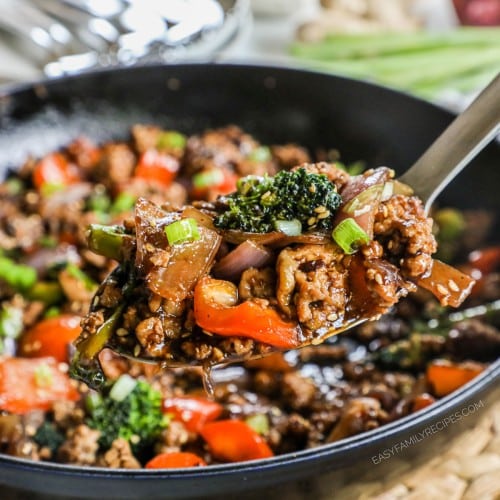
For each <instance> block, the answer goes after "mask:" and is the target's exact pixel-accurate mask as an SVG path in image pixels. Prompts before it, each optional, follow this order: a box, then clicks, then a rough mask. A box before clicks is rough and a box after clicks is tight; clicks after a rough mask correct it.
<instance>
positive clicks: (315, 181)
mask: <svg viewBox="0 0 500 500" xmlns="http://www.w3.org/2000/svg"><path fill="white" fill-rule="evenodd" d="M220 201H221V202H222V203H225V205H226V206H227V208H226V209H225V210H224V211H223V212H222V213H220V214H219V215H217V216H216V217H215V219H214V224H215V226H217V227H219V228H221V229H236V230H240V231H248V232H253V233H267V232H271V231H273V230H274V228H275V224H276V222H277V221H293V220H297V221H299V222H300V224H301V226H302V228H306V230H312V229H325V230H328V229H331V227H332V223H333V214H334V212H335V210H336V209H337V208H338V207H339V205H340V202H341V198H340V195H339V194H338V193H337V189H336V187H335V184H333V183H332V182H330V181H329V180H328V178H327V177H326V176H325V175H320V174H312V173H308V172H307V171H306V170H305V169H304V168H299V169H297V170H295V171H284V170H283V171H281V172H279V173H278V174H277V175H276V176H274V177H267V176H266V177H256V176H248V177H244V178H242V179H239V180H238V183H237V191H236V192H235V193H232V194H230V195H228V196H224V197H221V198H220Z"/></svg>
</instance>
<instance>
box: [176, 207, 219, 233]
mask: <svg viewBox="0 0 500 500" xmlns="http://www.w3.org/2000/svg"><path fill="white" fill-rule="evenodd" d="M182 218H183V219H188V218H189V219H194V220H195V221H196V222H197V223H198V224H199V225H200V226H205V227H207V228H208V229H215V227H214V222H213V220H212V217H210V215H208V214H206V213H204V212H202V211H201V210H198V209H197V208H195V207H192V206H187V207H186V208H185V209H184V210H183V211H182Z"/></svg>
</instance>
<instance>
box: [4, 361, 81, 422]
mask: <svg viewBox="0 0 500 500" xmlns="http://www.w3.org/2000/svg"><path fill="white" fill-rule="evenodd" d="M79 398H80V395H79V393H78V391H77V390H76V388H75V387H74V386H73V384H72V382H71V380H70V378H69V377H68V375H67V374H66V373H64V372H63V371H61V369H60V367H59V366H58V362H57V361H56V360H55V359H54V358H33V359H25V358H3V359H1V360H0V410H5V411H9V412H11V413H17V414H20V415H22V414H24V413H28V412H30V411H32V410H49V409H50V408H51V406H52V404H53V403H54V401H57V400H69V401H76V400H78V399H79Z"/></svg>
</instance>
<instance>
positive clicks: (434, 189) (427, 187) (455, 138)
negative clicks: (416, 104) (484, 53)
mask: <svg viewBox="0 0 500 500" xmlns="http://www.w3.org/2000/svg"><path fill="white" fill-rule="evenodd" d="M499 131H500V73H499V74H498V75H497V76H496V77H495V78H494V79H493V81H492V82H491V83H490V84H489V85H488V86H487V87H486V88H485V89H484V90H483V91H482V92H481V93H480V94H479V95H478V96H477V98H476V99H475V100H474V101H473V102H472V103H471V104H470V106H469V107H468V108H467V109H466V110H465V111H464V112H463V113H462V114H460V115H459V116H458V117H457V118H455V120H454V121H453V122H452V123H451V125H450V126H449V127H448V128H447V129H446V130H445V131H444V132H443V133H442V134H441V135H440V136H439V137H438V138H437V139H436V141H434V143H433V144H432V145H431V146H430V147H429V149H427V151H425V153H424V154H423V155H422V156H421V157H420V158H419V159H418V160H417V161H416V163H414V164H413V166H412V167H411V168H410V169H409V170H407V171H406V172H405V173H404V174H403V175H402V176H401V177H400V178H399V180H400V181H401V182H403V183H405V184H408V185H409V186H411V187H412V189H413V191H414V193H415V194H416V195H417V196H419V197H420V198H421V199H422V201H423V202H424V203H425V210H426V212H428V211H429V208H430V206H431V204H432V202H433V201H434V200H435V198H436V196H438V194H439V193H440V192H441V191H442V190H443V189H444V188H445V187H446V186H447V185H448V183H449V182H450V181H451V180H453V178H454V177H455V176H456V175H457V174H458V173H459V172H460V171H461V170H462V169H463V168H464V167H465V166H466V165H467V164H468V163H469V162H470V161H471V160H472V159H473V158H474V157H475V156H476V155H477V154H478V153H479V152H480V151H481V150H482V149H483V148H484V147H485V146H486V145H487V144H488V143H489V142H490V141H491V140H492V139H493V138H494V137H495V136H496V135H497V134H498V132H499Z"/></svg>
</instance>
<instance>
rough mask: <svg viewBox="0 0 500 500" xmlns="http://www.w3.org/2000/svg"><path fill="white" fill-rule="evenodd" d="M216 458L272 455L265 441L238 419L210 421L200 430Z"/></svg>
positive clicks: (254, 458) (248, 457)
mask: <svg viewBox="0 0 500 500" xmlns="http://www.w3.org/2000/svg"><path fill="white" fill-rule="evenodd" d="M200 434H201V436H202V437H203V439H204V440H205V441H206V442H207V444H208V447H209V448H210V451H211V453H212V454H213V456H214V457H215V458H217V459H218V460H222V461H225V462H242V461H245V460H259V459H262V458H268V457H272V456H273V452H272V451H271V449H270V448H269V446H268V444H267V443H266V441H265V440H264V439H263V438H262V437H261V436H260V435H259V434H257V433H256V432H255V431H254V430H253V429H252V428H251V427H250V426H249V425H247V424H246V423H245V422H242V421H240V420H218V421H217V422H210V423H208V424H207V425H205V426H204V427H203V429H202V430H201V432H200Z"/></svg>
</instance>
